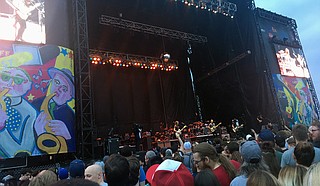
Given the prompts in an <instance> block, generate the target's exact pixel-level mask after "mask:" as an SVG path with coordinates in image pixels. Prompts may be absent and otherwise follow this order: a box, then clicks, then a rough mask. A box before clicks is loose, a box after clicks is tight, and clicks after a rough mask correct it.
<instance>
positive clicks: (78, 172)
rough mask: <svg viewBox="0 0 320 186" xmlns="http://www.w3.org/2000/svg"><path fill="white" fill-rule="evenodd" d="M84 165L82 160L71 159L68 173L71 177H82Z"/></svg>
mask: <svg viewBox="0 0 320 186" xmlns="http://www.w3.org/2000/svg"><path fill="white" fill-rule="evenodd" d="M84 169H85V165H84V162H83V161H82V160H79V159H76V160H73V161H72V162H71V163H70V165H69V173H70V177H71V178H83V177H84Z"/></svg>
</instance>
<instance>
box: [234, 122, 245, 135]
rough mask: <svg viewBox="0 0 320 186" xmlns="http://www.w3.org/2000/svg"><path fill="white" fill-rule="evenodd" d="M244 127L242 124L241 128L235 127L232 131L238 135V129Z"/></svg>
mask: <svg viewBox="0 0 320 186" xmlns="http://www.w3.org/2000/svg"><path fill="white" fill-rule="evenodd" d="M242 127H243V124H241V125H239V126H237V127H233V128H232V131H233V132H234V133H236V132H237V131H238V129H239V128H242Z"/></svg>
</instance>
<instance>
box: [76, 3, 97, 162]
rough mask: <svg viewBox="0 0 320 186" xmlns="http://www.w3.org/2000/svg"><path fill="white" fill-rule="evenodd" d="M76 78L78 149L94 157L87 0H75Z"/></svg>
mask: <svg viewBox="0 0 320 186" xmlns="http://www.w3.org/2000/svg"><path fill="white" fill-rule="evenodd" d="M72 6H73V11H74V12H73V13H74V14H73V15H74V22H73V27H74V32H75V34H74V36H75V38H74V55H75V70H76V71H75V79H76V87H77V90H76V93H77V94H76V95H77V96H76V113H77V120H76V121H77V124H76V130H77V133H78V135H77V140H78V141H77V149H78V152H79V155H80V156H81V157H82V158H93V157H94V139H95V138H94V134H95V132H94V131H95V130H94V127H95V125H94V116H93V101H92V92H91V91H92V89H91V72H90V63H89V44H88V26H87V6H86V0H73V1H72Z"/></svg>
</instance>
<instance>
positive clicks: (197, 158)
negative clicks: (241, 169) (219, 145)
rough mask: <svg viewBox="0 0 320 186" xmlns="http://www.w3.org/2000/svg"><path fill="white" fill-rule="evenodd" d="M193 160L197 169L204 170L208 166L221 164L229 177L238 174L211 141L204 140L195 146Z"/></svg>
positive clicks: (213, 166)
mask: <svg viewBox="0 0 320 186" xmlns="http://www.w3.org/2000/svg"><path fill="white" fill-rule="evenodd" d="M193 152H194V153H193V162H194V165H195V166H196V168H197V169H199V170H203V169H206V168H210V169H212V170H213V169H214V168H215V167H217V165H219V164H221V166H223V168H224V169H225V171H226V172H227V174H228V176H229V179H231V180H232V179H233V178H234V177H235V176H236V169H235V167H234V166H233V165H232V164H231V163H230V161H229V159H227V158H226V157H225V156H223V155H219V154H218V153H217V151H216V149H215V148H214V147H213V146H212V145H210V144H209V143H206V142H202V143H200V144H198V145H196V146H195V147H194V151H193Z"/></svg>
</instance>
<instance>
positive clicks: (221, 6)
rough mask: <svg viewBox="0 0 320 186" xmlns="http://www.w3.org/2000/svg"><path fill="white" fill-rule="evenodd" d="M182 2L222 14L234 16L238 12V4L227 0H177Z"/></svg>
mask: <svg viewBox="0 0 320 186" xmlns="http://www.w3.org/2000/svg"><path fill="white" fill-rule="evenodd" d="M175 1H176V2H182V3H184V4H186V5H188V6H194V7H196V8H200V9H202V10H207V11H212V12H213V13H220V14H222V15H225V16H228V17H231V18H233V17H234V16H235V14H236V12H237V5H236V4H234V3H231V2H228V1H226V0H181V1H179V0H175Z"/></svg>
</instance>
